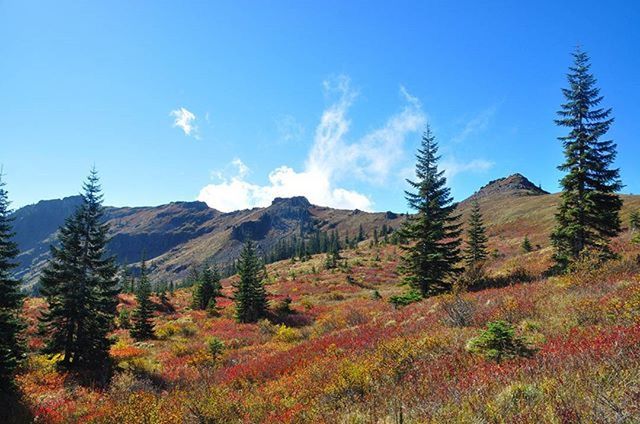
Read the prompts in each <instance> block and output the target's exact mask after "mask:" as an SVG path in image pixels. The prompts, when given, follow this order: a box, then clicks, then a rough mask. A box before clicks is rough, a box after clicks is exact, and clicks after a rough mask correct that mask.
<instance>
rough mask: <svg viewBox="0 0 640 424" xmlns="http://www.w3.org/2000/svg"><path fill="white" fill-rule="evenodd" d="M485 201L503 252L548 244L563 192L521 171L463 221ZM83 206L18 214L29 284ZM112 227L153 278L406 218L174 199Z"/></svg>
mask: <svg viewBox="0 0 640 424" xmlns="http://www.w3.org/2000/svg"><path fill="white" fill-rule="evenodd" d="M622 198H623V200H624V207H623V211H622V218H623V223H626V222H627V219H628V214H629V211H630V210H632V209H640V196H631V195H623V196H622ZM472 199H477V200H478V201H479V203H480V207H481V209H482V213H483V215H484V221H485V224H486V226H487V232H488V234H489V236H492V237H494V236H495V237H496V240H497V241H496V246H497V250H499V251H500V252H502V254H505V255H507V256H510V255H513V254H516V253H517V252H518V250H519V248H520V245H521V243H522V240H523V238H524V237H525V236H528V237H529V239H530V240H531V243H533V244H534V246H540V247H541V248H544V247H547V246H549V239H548V234H549V233H550V231H551V229H552V228H553V225H554V222H555V220H554V214H555V210H556V206H557V202H558V200H559V194H549V193H548V192H546V191H545V190H543V189H541V188H540V187H538V186H536V185H535V184H533V183H532V182H531V181H530V180H528V179H527V178H526V177H525V176H523V175H521V174H513V175H510V176H508V177H505V178H500V179H497V180H494V181H491V182H490V183H488V184H487V185H485V186H483V187H482V188H480V189H479V190H478V191H477V192H476V193H474V194H473V195H472V196H470V197H469V198H468V199H466V200H464V201H462V202H460V204H459V205H458V210H459V212H460V214H461V220H462V222H466V221H467V219H468V213H469V210H470V206H471V200H472ZM79 203H80V197H79V196H73V197H66V198H64V199H60V200H47V201H41V202H38V203H37V204H35V205H30V206H25V207H23V208H20V209H18V210H17V211H15V213H14V215H13V216H14V218H15V231H16V241H17V242H18V245H19V247H20V250H21V252H22V253H21V254H20V256H19V258H18V259H19V268H18V270H17V275H18V276H20V277H22V278H23V280H24V282H25V286H27V287H29V286H33V284H34V283H35V282H36V281H37V276H38V273H39V271H40V269H41V268H42V266H43V265H44V264H45V261H46V259H47V258H48V255H49V245H50V244H51V243H52V241H54V240H55V237H54V236H55V232H56V230H57V228H58V227H59V226H60V225H61V224H62V223H63V222H64V219H65V218H66V217H67V216H68V215H70V214H71V212H72V211H73V210H74V208H75V207H76V206H77V205H78V204H79ZM106 215H107V219H108V221H109V223H110V224H111V237H112V239H111V242H110V244H109V248H110V250H111V252H112V253H113V254H115V255H116V256H117V258H118V261H119V263H121V264H132V263H133V264H135V263H137V262H139V260H140V258H141V256H142V255H143V254H144V255H145V257H146V258H147V260H148V261H149V264H150V269H151V271H152V277H153V278H154V279H158V278H163V279H167V280H174V279H177V278H183V277H184V276H185V275H186V274H187V272H188V270H189V268H191V267H192V266H197V265H201V264H203V263H205V262H213V263H217V264H219V265H222V266H225V265H227V264H229V263H231V262H232V261H233V260H234V259H235V258H237V257H238V255H239V253H240V249H241V246H242V240H244V238H245V237H246V236H248V235H251V237H252V238H253V239H255V240H256V241H257V244H258V248H259V249H260V250H261V251H262V252H263V253H268V252H270V251H271V250H272V249H273V248H274V247H275V245H276V243H278V241H280V240H282V239H287V238H290V237H293V236H294V235H299V234H300V232H301V231H302V232H303V233H305V234H309V233H310V232H311V231H315V230H319V231H332V230H337V231H338V232H339V234H340V235H341V237H344V236H345V235H346V234H347V233H348V234H349V235H350V236H351V237H354V236H355V235H357V233H358V229H359V227H360V225H362V227H363V229H364V230H365V232H366V233H367V234H368V235H369V236H371V235H372V234H373V230H374V229H375V228H377V229H378V230H380V229H381V228H382V226H383V225H387V226H389V227H391V228H393V229H395V228H398V227H399V226H400V225H401V223H402V222H403V220H404V219H405V216H404V215H401V214H395V213H393V212H379V213H368V212H363V211H359V210H340V209H333V208H328V207H321V206H316V205H313V204H311V203H309V201H308V200H307V199H306V198H304V197H292V198H276V199H274V200H273V202H272V204H271V205H269V206H267V207H264V208H253V209H247V210H241V211H235V212H230V213H222V212H220V211H217V210H215V209H212V208H209V207H208V206H207V205H206V204H205V203H203V202H173V203H169V204H166V205H161V206H153V207H122V208H114V207H107V208H106Z"/></svg>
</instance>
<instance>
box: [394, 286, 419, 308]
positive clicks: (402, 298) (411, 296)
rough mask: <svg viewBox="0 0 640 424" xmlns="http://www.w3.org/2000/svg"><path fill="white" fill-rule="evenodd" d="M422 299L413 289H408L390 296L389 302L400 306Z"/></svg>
mask: <svg viewBox="0 0 640 424" xmlns="http://www.w3.org/2000/svg"><path fill="white" fill-rule="evenodd" d="M421 300H422V296H421V295H420V293H418V292H417V291H415V290H411V291H408V292H407V293H405V294H401V295H398V296H391V298H390V299H389V302H390V303H391V304H393V306H395V307H396V308H398V307H401V306H407V305H410V304H412V303H415V302H420V301H421Z"/></svg>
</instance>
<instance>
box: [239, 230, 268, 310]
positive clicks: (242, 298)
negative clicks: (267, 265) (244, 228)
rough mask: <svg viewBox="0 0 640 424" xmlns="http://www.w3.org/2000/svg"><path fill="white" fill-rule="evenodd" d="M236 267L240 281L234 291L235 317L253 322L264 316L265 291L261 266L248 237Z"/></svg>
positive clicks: (265, 308)
mask: <svg viewBox="0 0 640 424" xmlns="http://www.w3.org/2000/svg"><path fill="white" fill-rule="evenodd" d="M237 269H238V274H239V276H240V281H239V282H238V283H237V285H236V286H235V289H236V290H235V293H234V300H235V303H236V319H237V320H238V321H239V322H255V321H257V320H258V319H260V318H263V317H264V316H266V313H267V292H266V290H265V288H264V284H263V280H264V274H263V267H262V264H261V263H260V260H259V259H258V256H257V255H256V251H255V247H254V245H253V242H252V241H251V240H250V239H248V240H247V241H246V242H245V244H244V247H243V249H242V253H241V254H240V260H239V261H238V265H237Z"/></svg>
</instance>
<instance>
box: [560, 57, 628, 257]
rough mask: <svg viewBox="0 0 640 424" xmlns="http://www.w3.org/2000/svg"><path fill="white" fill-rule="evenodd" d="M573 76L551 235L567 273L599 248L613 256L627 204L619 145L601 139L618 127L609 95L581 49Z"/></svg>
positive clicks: (563, 122) (564, 112)
mask: <svg viewBox="0 0 640 424" xmlns="http://www.w3.org/2000/svg"><path fill="white" fill-rule="evenodd" d="M573 57H574V64H573V66H572V67H570V68H569V69H570V73H569V74H568V76H567V79H568V82H569V88H565V89H563V90H562V92H563V94H564V97H565V98H566V103H564V104H563V105H562V107H561V110H560V111H559V112H558V115H559V119H557V120H556V124H557V125H559V126H562V127H566V128H568V129H569V134H568V135H566V136H563V137H560V138H559V140H560V141H562V144H563V147H564V156H565V162H564V163H563V164H562V165H560V166H559V167H558V169H560V170H561V171H564V172H566V175H565V176H564V177H563V178H562V180H561V182H560V183H561V185H562V189H563V191H562V196H561V202H560V207H559V208H558V212H557V213H556V227H555V229H554V231H553V234H552V236H551V239H552V243H553V246H554V248H555V260H556V262H557V264H558V265H559V267H560V268H561V269H564V268H566V266H567V265H568V264H570V263H571V262H573V261H574V260H576V259H577V258H578V257H579V256H580V254H581V253H582V252H583V251H584V250H585V249H589V250H594V251H596V252H597V253H598V254H599V256H600V257H601V258H603V259H605V258H608V257H610V256H611V255H612V253H611V250H610V249H609V239H610V238H611V237H614V236H616V235H617V234H618V233H619V232H620V217H619V211H620V208H621V207H622V200H621V199H620V197H619V196H618V195H617V194H616V192H618V191H619V190H620V189H621V188H622V183H621V181H620V172H619V170H618V169H614V168H612V165H613V162H614V160H615V157H616V144H615V143H614V142H613V141H611V140H601V138H602V137H603V136H604V135H605V134H606V133H607V131H608V130H609V127H610V126H611V124H612V123H613V118H611V117H610V116H611V109H603V108H600V107H599V104H600V103H601V102H602V99H603V97H602V96H600V89H599V88H597V87H596V79H595V78H594V76H593V75H592V74H591V73H590V67H591V65H590V63H589V57H588V56H587V54H586V53H584V52H583V51H581V50H580V49H577V50H576V51H575V52H574V53H573Z"/></svg>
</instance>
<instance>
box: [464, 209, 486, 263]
mask: <svg viewBox="0 0 640 424" xmlns="http://www.w3.org/2000/svg"><path fill="white" fill-rule="evenodd" d="M467 238H468V239H467V248H466V249H465V262H466V264H467V266H468V267H476V266H478V265H480V264H481V263H482V262H484V260H485V259H487V235H486V234H485V228H484V223H483V222H482V212H481V211H480V203H478V200H477V199H473V203H472V204H471V215H470V217H469V227H468V229H467Z"/></svg>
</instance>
